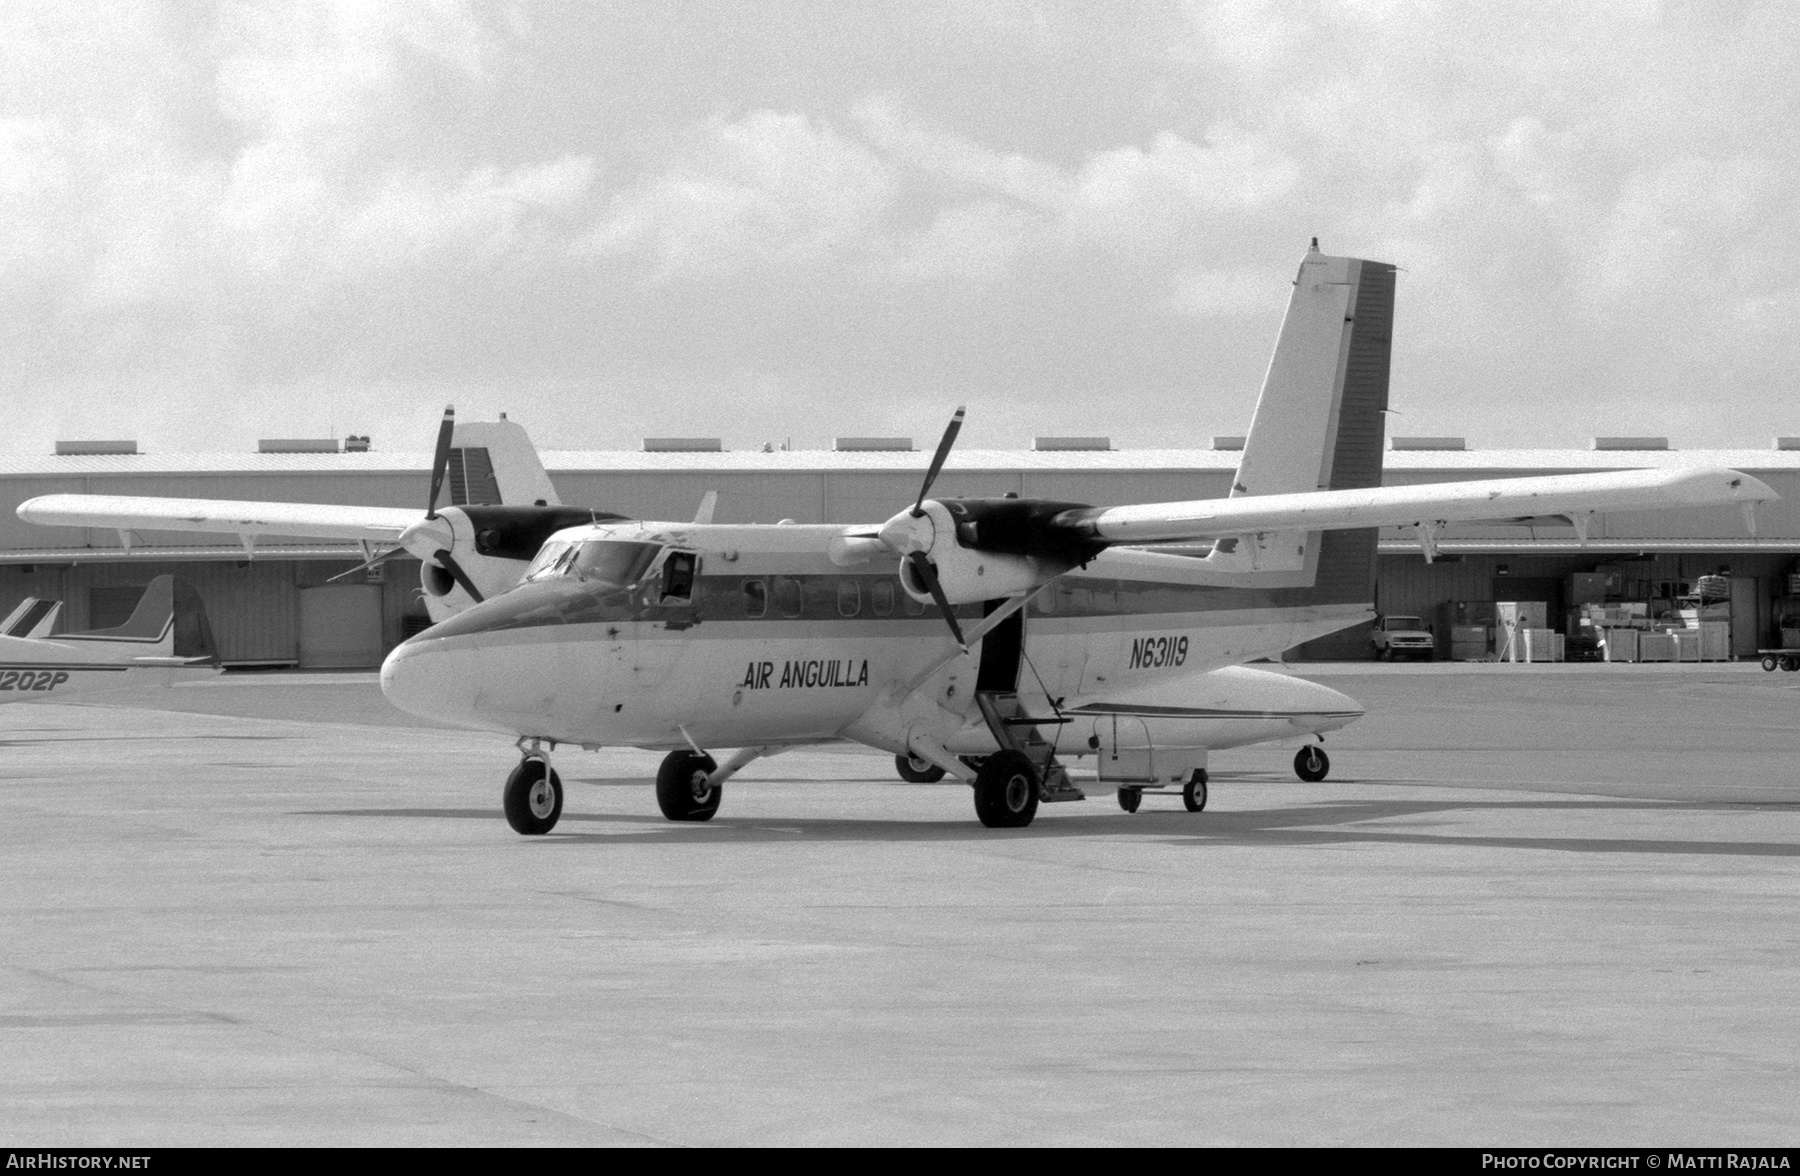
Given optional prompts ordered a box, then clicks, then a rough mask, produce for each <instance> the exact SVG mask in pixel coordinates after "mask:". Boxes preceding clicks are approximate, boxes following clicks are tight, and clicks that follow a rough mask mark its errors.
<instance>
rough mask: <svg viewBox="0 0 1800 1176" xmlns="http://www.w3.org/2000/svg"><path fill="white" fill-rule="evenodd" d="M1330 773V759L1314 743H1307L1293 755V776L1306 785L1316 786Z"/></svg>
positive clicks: (1322, 749)
mask: <svg viewBox="0 0 1800 1176" xmlns="http://www.w3.org/2000/svg"><path fill="white" fill-rule="evenodd" d="M1330 771H1331V757H1330V756H1328V755H1326V754H1325V749H1324V748H1322V747H1320V746H1319V745H1318V744H1316V743H1309V744H1307V745H1306V746H1305V747H1302V748H1301V749H1300V750H1299V751H1298V752H1296V753H1295V754H1294V775H1296V776H1298V777H1300V778H1301V779H1302V780H1305V781H1306V782H1307V783H1308V784H1317V783H1318V782H1319V781H1320V780H1323V779H1324V778H1325V777H1326V775H1327V774H1329V773H1330Z"/></svg>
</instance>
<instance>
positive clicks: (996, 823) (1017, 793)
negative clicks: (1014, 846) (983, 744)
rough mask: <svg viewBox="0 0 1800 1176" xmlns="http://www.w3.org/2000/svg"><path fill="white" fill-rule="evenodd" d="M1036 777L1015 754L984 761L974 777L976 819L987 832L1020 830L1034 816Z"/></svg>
mask: <svg viewBox="0 0 1800 1176" xmlns="http://www.w3.org/2000/svg"><path fill="white" fill-rule="evenodd" d="M1037 807H1038V776H1037V769H1035V768H1033V767H1032V766H1031V761H1030V760H1028V759H1026V758H1025V757H1024V756H1023V755H1021V754H1020V753H1018V752H1016V751H1002V752H998V753H996V754H994V755H990V756H988V758H987V762H986V763H984V764H982V765H981V770H980V771H979V772H977V773H976V774H975V815H976V816H977V817H980V818H981V823H982V824H983V825H986V826H987V827H988V828H990V829H1023V828H1024V827H1025V826H1027V825H1029V824H1031V818H1033V817H1035V816H1037Z"/></svg>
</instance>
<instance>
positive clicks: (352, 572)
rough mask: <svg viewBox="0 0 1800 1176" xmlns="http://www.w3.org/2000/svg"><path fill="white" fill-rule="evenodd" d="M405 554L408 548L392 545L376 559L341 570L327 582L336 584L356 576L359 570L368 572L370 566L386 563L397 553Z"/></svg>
mask: <svg viewBox="0 0 1800 1176" xmlns="http://www.w3.org/2000/svg"><path fill="white" fill-rule="evenodd" d="M405 554H406V548H404V547H391V548H389V549H388V550H386V551H384V552H382V553H381V554H380V555H378V556H376V557H375V558H374V559H371V560H368V561H366V562H364V563H359V564H357V565H356V566H355V567H353V568H351V569H350V570H349V571H347V572H339V573H338V574H337V575H335V576H333V577H331V579H329V580H327V581H325V582H326V583H327V584H335V583H337V582H338V581H339V580H343V579H347V578H349V577H351V576H354V575H355V574H356V573H358V572H366V571H368V570H369V569H370V568H372V567H374V566H375V565H376V564H383V563H386V562H387V561H388V560H390V559H393V558H394V557H395V556H397V555H405Z"/></svg>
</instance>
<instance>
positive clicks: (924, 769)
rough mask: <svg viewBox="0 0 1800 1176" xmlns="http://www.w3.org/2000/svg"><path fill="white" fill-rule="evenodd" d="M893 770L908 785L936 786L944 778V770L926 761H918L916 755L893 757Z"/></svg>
mask: <svg viewBox="0 0 1800 1176" xmlns="http://www.w3.org/2000/svg"><path fill="white" fill-rule="evenodd" d="M894 770H895V771H897V772H899V773H900V778H901V779H902V780H905V781H906V782H907V783H908V784H936V783H937V782H938V781H939V780H942V779H943V778H944V769H942V768H940V767H938V766H937V765H936V764H934V763H932V762H931V761H930V760H928V759H920V758H919V757H918V756H916V755H897V756H895V757H894Z"/></svg>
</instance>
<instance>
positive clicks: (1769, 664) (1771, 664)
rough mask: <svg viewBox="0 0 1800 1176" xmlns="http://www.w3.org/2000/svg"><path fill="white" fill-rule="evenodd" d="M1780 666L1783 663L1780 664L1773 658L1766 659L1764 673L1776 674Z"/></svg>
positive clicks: (1764, 659) (1764, 660)
mask: <svg viewBox="0 0 1800 1176" xmlns="http://www.w3.org/2000/svg"><path fill="white" fill-rule="evenodd" d="M1780 664H1781V663H1780V662H1777V661H1776V660H1775V659H1774V658H1772V657H1765V658H1763V671H1764V672H1765V673H1770V674H1772V673H1774V672H1775V667H1776V666H1778V665H1780Z"/></svg>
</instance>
